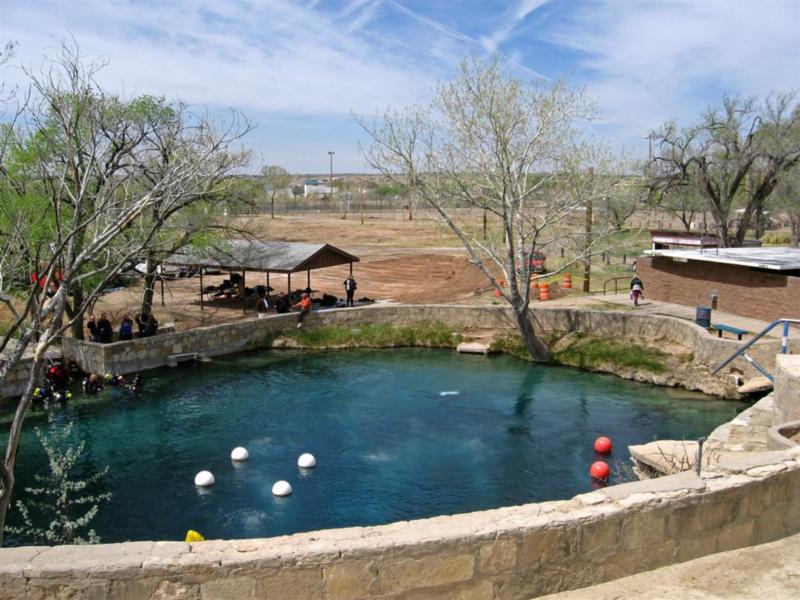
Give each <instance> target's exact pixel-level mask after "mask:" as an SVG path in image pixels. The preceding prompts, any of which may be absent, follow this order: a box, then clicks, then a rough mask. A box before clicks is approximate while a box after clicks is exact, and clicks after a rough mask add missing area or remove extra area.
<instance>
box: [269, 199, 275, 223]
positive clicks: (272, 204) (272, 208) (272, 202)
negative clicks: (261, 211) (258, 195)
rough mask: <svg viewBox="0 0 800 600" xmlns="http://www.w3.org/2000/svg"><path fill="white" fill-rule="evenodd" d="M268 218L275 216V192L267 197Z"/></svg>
mask: <svg viewBox="0 0 800 600" xmlns="http://www.w3.org/2000/svg"><path fill="white" fill-rule="evenodd" d="M269 218H270V219H274V218H275V194H272V196H270V199H269Z"/></svg>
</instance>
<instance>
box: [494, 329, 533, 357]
mask: <svg viewBox="0 0 800 600" xmlns="http://www.w3.org/2000/svg"><path fill="white" fill-rule="evenodd" d="M490 349H491V350H492V351H493V352H502V353H503V354H509V355H511V356H516V357H517V358H521V359H523V360H533V359H532V358H531V355H530V353H529V352H528V348H527V347H526V346H525V342H523V341H522V337H521V336H519V335H515V334H506V335H504V336H501V337H496V338H494V339H493V340H492V344H491V346H490Z"/></svg>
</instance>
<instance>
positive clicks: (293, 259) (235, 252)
mask: <svg viewBox="0 0 800 600" xmlns="http://www.w3.org/2000/svg"><path fill="white" fill-rule="evenodd" d="M359 261H360V259H359V258H358V257H357V256H353V255H352V254H349V253H348V252H345V251H344V250H340V249H339V248H336V247H335V246H331V245H330V244H307V243H302V242H260V241H251V240H230V241H227V242H225V243H224V244H221V245H219V246H210V247H207V248H202V249H199V250H197V251H194V252H186V253H178V254H173V255H172V256H170V257H168V258H167V259H166V260H165V261H164V262H163V264H164V265H172V266H179V267H193V268H197V269H198V270H199V272H200V308H201V310H203V309H204V305H203V271H204V269H209V268H212V269H220V270H226V271H230V272H232V273H241V276H242V287H243V288H244V284H245V281H246V280H245V276H246V275H245V274H246V273H247V272H248V271H255V272H261V273H266V277H267V279H266V281H267V291H269V290H270V289H271V288H270V285H269V275H270V273H280V274H285V275H286V276H287V279H288V282H287V288H288V289H287V293H288V294H289V296H291V294H292V273H301V272H303V271H305V272H306V277H307V279H306V285H307V288H306V289H308V290H311V271H313V270H315V269H324V268H327V267H336V266H339V265H345V264H349V265H350V274H351V275H352V273H353V263H354V262H359ZM246 309H247V308H246V305H245V310H246Z"/></svg>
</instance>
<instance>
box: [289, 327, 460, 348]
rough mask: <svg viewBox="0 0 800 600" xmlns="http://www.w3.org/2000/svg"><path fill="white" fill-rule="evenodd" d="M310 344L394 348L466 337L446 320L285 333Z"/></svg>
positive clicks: (450, 344) (448, 344) (446, 344)
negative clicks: (447, 323)
mask: <svg viewBox="0 0 800 600" xmlns="http://www.w3.org/2000/svg"><path fill="white" fill-rule="evenodd" d="M285 335H286V336H287V337H291V338H294V339H296V340H297V341H298V343H300V344H301V345H302V346H304V347H307V348H330V347H353V348H359V347H364V348H392V347H395V348H396V347H413V346H425V347H430V348H454V347H455V346H457V345H458V344H459V343H460V342H461V340H462V339H463V338H462V336H461V335H458V334H453V332H452V331H451V330H450V328H449V327H446V326H445V325H444V324H443V323H418V324H416V325H409V326H404V327H394V326H392V325H361V326H359V327H318V328H311V329H301V330H297V331H291V332H289V333H286V334H285Z"/></svg>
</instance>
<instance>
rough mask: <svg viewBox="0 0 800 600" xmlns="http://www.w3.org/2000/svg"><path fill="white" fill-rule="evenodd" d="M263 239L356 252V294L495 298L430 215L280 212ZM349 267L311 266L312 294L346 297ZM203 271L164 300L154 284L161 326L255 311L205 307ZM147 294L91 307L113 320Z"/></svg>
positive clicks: (273, 279)
mask: <svg viewBox="0 0 800 600" xmlns="http://www.w3.org/2000/svg"><path fill="white" fill-rule="evenodd" d="M255 225H256V227H257V228H258V229H259V230H260V231H261V234H260V235H259V237H261V239H272V240H276V239H280V240H287V241H298V242H301V241H302V242H320V243H324V242H327V243H330V244H332V245H334V246H336V247H338V248H340V249H342V250H344V251H346V252H349V253H351V254H354V255H356V256H358V257H359V258H360V259H361V262H358V263H355V264H354V265H353V275H354V277H355V278H356V281H357V282H358V289H357V291H356V298H357V299H358V298H362V297H368V298H374V299H375V300H378V301H396V302H403V303H409V304H412V303H426V304H440V303H447V302H461V301H470V302H474V301H476V300H479V299H481V298H484V297H485V298H490V297H491V291H490V287H489V284H488V282H487V280H486V277H485V276H484V275H483V274H482V273H481V272H480V271H479V270H478V269H477V268H476V267H474V266H473V265H471V264H470V263H469V262H468V261H467V256H466V253H465V252H464V250H463V249H462V248H461V247H460V246H459V245H458V241H457V240H456V239H455V237H454V236H452V234H449V233H447V232H445V231H444V230H443V229H442V227H441V225H440V224H438V223H436V222H434V221H432V220H424V219H419V220H414V221H411V222H409V221H400V220H390V219H367V220H365V223H364V225H361V224H360V220H357V219H353V218H350V219H348V220H342V219H339V218H331V217H315V216H304V217H282V218H277V219H274V220H271V219H263V218H262V219H259V221H258V222H256V223H255ZM347 274H348V266H347V265H343V266H340V267H333V268H329V269H320V270H317V271H312V272H311V287H312V288H313V289H314V290H315V294H314V295H315V296H321V295H322V294H323V293H327V294H331V295H334V296H337V297H339V298H343V297H344V287H343V282H344V280H345V278H346V277H347ZM226 277H227V275H215V276H204V277H203V285H211V284H214V285H218V284H219V283H220V282H221V281H222V280H223V279H224V278H226ZM264 283H266V278H265V275H264V274H263V273H248V274H247V275H246V285H247V286H248V287H253V286H255V285H258V284H264ZM291 283H292V288H294V289H297V288H305V287H306V285H307V276H306V273H296V274H294V275H293V276H292V281H291ZM269 284H270V286H271V287H273V288H275V290H278V291H280V290H286V289H287V284H288V282H287V278H286V276H285V275H278V274H272V275H270V279H269ZM199 289H200V280H199V277H193V278H188V279H175V280H168V281H165V282H164V306H162V305H161V299H160V291H161V290H160V287H159V285H158V284H157V286H156V301H155V306H154V313H155V315H156V317H157V318H158V320H159V322H160V323H161V324H162V325H163V324H166V323H174V324H175V326H176V328H178V330H186V329H189V328H191V327H196V326H201V325H210V324H215V323H224V322H230V321H236V320H239V319H242V318H252V316H253V313H254V310H255V309H254V308H253V306H250V307H248V308H247V312H244V311H243V307H242V305H241V303H240V302H239V301H238V300H230V299H228V300H225V299H219V300H215V301H213V302H211V303H207V304H206V306H205V310H202V311H201V309H200V296H199ZM141 294H142V286H141V284H137V285H134V286H131V287H128V288H124V289H118V290H115V291H112V292H110V293H108V294H106V295H105V296H104V297H103V298H102V299H101V300H100V301H98V303H97V304H96V306H95V310H94V313H95V314H99V313H100V312H106V313H108V316H109V318H110V320H111V322H112V323H113V324H114V325H115V327H116V324H117V323H119V321H120V320H121V318H122V317H123V316H124V315H125V314H126V313H127V314H130V315H134V314H136V312H138V311H137V308H138V306H139V301H140V298H141Z"/></svg>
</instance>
